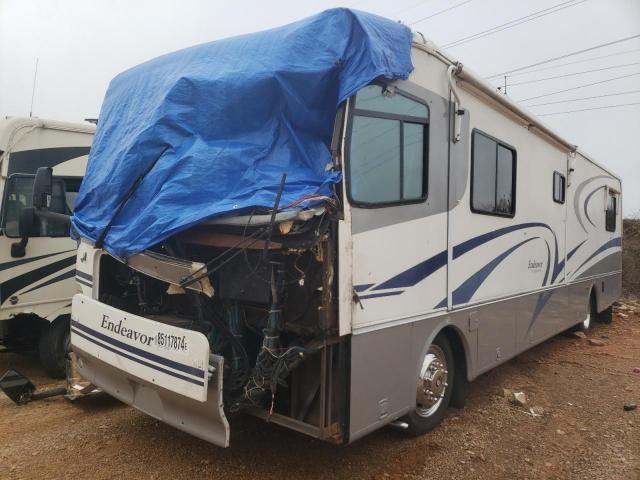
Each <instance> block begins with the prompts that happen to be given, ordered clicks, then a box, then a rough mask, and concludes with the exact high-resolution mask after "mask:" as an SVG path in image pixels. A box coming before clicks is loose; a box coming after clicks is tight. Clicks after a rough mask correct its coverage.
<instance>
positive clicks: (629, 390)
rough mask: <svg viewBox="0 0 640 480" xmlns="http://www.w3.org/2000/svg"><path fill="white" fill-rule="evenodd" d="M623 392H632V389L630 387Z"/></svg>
mask: <svg viewBox="0 0 640 480" xmlns="http://www.w3.org/2000/svg"><path fill="white" fill-rule="evenodd" d="M624 391H625V392H633V388H631V387H624Z"/></svg>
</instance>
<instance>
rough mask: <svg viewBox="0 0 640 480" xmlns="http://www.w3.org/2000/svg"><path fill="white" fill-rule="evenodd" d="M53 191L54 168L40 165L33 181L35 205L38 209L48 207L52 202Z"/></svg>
mask: <svg viewBox="0 0 640 480" xmlns="http://www.w3.org/2000/svg"><path fill="white" fill-rule="evenodd" d="M52 192H53V169H52V168H51V167H40V168H38V171H37V172H36V178H35V179H34V181H33V206H34V207H36V208H37V209H47V208H49V204H50V203H51V194H52Z"/></svg>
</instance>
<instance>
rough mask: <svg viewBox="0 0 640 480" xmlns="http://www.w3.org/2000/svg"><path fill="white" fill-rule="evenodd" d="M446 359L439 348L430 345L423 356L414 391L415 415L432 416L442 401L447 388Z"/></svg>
mask: <svg viewBox="0 0 640 480" xmlns="http://www.w3.org/2000/svg"><path fill="white" fill-rule="evenodd" d="M448 375H449V372H448V371H447V357H446V356H445V354H444V352H443V351H442V349H441V348H440V347H438V346H437V345H431V346H430V347H429V351H428V352H427V354H426V355H425V356H424V360H423V362H422V368H421V369H420V377H419V378H418V385H417V389H416V413H417V414H418V415H419V416H421V417H429V416H431V415H433V414H434V413H435V412H436V411H437V410H438V408H439V407H440V405H441V404H442V401H443V399H444V396H445V393H446V391H447V387H448V385H449V384H448Z"/></svg>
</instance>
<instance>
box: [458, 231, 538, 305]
mask: <svg viewBox="0 0 640 480" xmlns="http://www.w3.org/2000/svg"><path fill="white" fill-rule="evenodd" d="M538 238H540V237H533V238H528V239H527V240H524V241H522V242H520V243H518V244H516V245H514V246H513V247H511V248H510V249H508V250H506V251H505V252H503V253H501V254H500V255H498V256H497V257H496V258H494V259H493V260H491V261H490V262H489V263H487V264H486V265H485V266H484V267H482V268H481V269H480V270H478V271H477V272H476V273H474V274H473V275H471V276H470V277H469V278H468V279H467V280H465V281H464V283H462V285H460V286H459V287H458V288H456V289H455V290H454V291H453V303H454V304H455V305H457V304H460V303H467V302H468V301H469V300H470V299H471V297H473V294H474V293H476V291H477V290H478V288H480V286H481V285H482V284H483V283H484V281H485V280H486V279H487V277H488V276H489V275H490V274H491V272H493V271H494V270H495V269H496V267H497V266H498V265H500V263H501V262H502V261H503V260H504V259H505V258H507V257H508V256H509V255H511V254H512V253H513V252H514V251H515V250H517V249H518V248H520V247H521V246H522V245H524V244H526V243H529V242H531V241H532V240H536V239H538Z"/></svg>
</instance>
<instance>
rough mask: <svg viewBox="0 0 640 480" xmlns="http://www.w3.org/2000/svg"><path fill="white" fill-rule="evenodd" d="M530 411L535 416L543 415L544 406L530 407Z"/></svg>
mask: <svg viewBox="0 0 640 480" xmlns="http://www.w3.org/2000/svg"><path fill="white" fill-rule="evenodd" d="M529 412H531V415H533V416H534V417H541V416H543V415H544V408H542V407H540V406H537V405H536V406H534V407H531V408H530V409H529Z"/></svg>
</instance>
